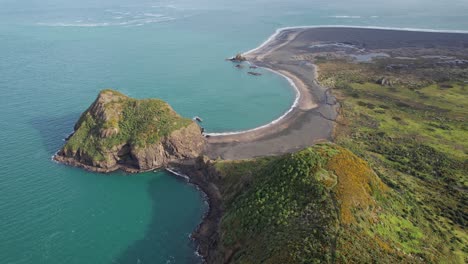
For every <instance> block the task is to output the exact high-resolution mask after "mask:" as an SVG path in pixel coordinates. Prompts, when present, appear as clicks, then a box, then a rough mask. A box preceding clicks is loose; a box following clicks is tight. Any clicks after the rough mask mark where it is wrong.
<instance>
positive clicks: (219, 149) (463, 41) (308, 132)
mask: <svg viewBox="0 0 468 264" xmlns="http://www.w3.org/2000/svg"><path fill="white" fill-rule="evenodd" d="M320 43H341V44H344V45H350V46H353V47H356V49H361V50H366V51H369V52H373V51H377V52H378V51H380V50H382V49H387V50H391V49H399V53H400V54H401V53H403V54H404V52H405V48H407V49H408V52H412V51H414V49H425V50H428V49H434V50H435V49H438V48H440V49H451V50H452V49H459V50H460V52H461V53H460V55H463V54H464V53H465V52H466V49H467V48H468V34H460V33H443V32H422V31H409V30H393V29H371V28H347V27H311V28H286V29H282V30H279V31H277V32H276V33H275V34H274V35H273V36H272V37H270V38H269V39H268V40H267V41H266V42H265V43H263V44H262V45H261V46H259V47H258V48H256V49H253V50H251V51H248V52H246V53H244V54H243V55H244V56H245V57H246V58H247V60H248V61H249V62H250V63H252V64H255V65H257V66H259V67H263V68H266V69H269V70H272V71H275V72H277V73H279V74H281V75H283V76H285V77H287V78H289V79H290V80H291V81H292V82H293V83H294V85H295V89H297V91H298V93H299V95H298V96H299V98H298V101H297V104H296V105H294V106H293V107H292V109H290V112H288V113H287V114H286V115H285V116H283V118H282V119H281V120H276V121H275V122H274V123H272V124H269V125H266V126H262V127H259V128H257V129H252V130H248V131H245V132H240V133H235V134H231V135H216V136H210V137H208V138H207V143H208V144H207V147H206V150H205V154H206V155H207V156H208V157H210V158H213V159H216V158H222V159H228V160H235V159H246V158H253V157H258V156H269V155H277V154H282V153H288V152H293V151H296V150H299V149H302V148H305V147H307V146H310V145H313V144H314V143H317V142H319V141H324V140H332V135H333V129H334V124H335V121H334V120H336V118H337V116H338V111H339V103H338V102H337V100H336V98H335V97H334V96H333V95H332V94H331V93H330V91H329V89H327V88H326V87H322V86H320V85H319V84H318V82H317V81H316V78H317V68H316V66H315V65H314V64H312V63H311V62H310V61H309V60H307V59H300V58H301V55H304V54H307V53H310V52H311V45H313V44H320ZM409 55H411V54H409Z"/></svg>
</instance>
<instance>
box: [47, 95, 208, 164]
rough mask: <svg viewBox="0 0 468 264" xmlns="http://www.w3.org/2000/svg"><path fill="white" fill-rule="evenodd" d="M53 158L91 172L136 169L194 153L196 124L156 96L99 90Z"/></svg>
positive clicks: (198, 149) (200, 142)
mask: <svg viewBox="0 0 468 264" xmlns="http://www.w3.org/2000/svg"><path fill="white" fill-rule="evenodd" d="M74 130H75V131H74V132H73V134H72V135H71V136H70V137H69V138H68V141H67V142H66V144H65V146H63V148H62V149H61V150H60V151H59V152H58V153H57V154H56V155H55V156H54V159H55V160H57V161H59V162H62V163H66V164H69V165H74V166H78V167H83V168H85V169H88V170H91V171H97V172H111V171H115V170H118V169H121V170H124V171H127V172H141V171H147V170H152V169H158V168H162V167H164V166H166V165H167V164H168V163H169V162H171V161H174V160H179V161H180V160H184V159H193V158H196V157H198V156H199V155H200V154H201V153H202V150H203V148H204V143H205V141H204V138H203V136H202V135H201V129H200V127H199V126H198V125H197V124H196V123H195V122H194V121H192V120H190V119H186V118H182V117H181V116H179V115H178V114H177V113H176V112H175V111H174V110H173V109H172V108H171V107H170V106H169V105H168V104H167V103H165V102H163V101H162V100H159V99H143V100H137V99H133V98H130V97H128V96H125V95H123V94H121V93H119V92H117V91H114V90H103V91H101V92H100V93H99V95H98V97H97V98H96V100H95V101H94V102H93V104H92V105H91V106H90V107H89V108H88V110H86V111H85V112H84V113H83V114H82V115H81V117H80V119H79V120H78V122H77V123H76V125H75V128H74Z"/></svg>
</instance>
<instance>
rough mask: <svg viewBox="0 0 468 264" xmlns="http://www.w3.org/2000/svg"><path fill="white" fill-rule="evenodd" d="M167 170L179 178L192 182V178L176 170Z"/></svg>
mask: <svg viewBox="0 0 468 264" xmlns="http://www.w3.org/2000/svg"><path fill="white" fill-rule="evenodd" d="M166 170H167V171H168V172H170V173H172V174H174V175H177V176H179V177H182V178H184V179H185V180H187V181H188V180H190V178H189V177H188V176H187V175H185V174H182V173H179V172H177V171H175V170H174V169H170V168H166Z"/></svg>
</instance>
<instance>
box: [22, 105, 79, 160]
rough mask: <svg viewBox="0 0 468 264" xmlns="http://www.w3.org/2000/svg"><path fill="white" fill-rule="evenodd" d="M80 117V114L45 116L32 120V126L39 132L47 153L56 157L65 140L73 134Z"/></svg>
mask: <svg viewBox="0 0 468 264" xmlns="http://www.w3.org/2000/svg"><path fill="white" fill-rule="evenodd" d="M79 117H80V114H79V113H76V114H69V115H65V116H60V117H52V118H51V117H49V116H44V117H39V118H35V119H32V120H31V125H32V127H33V128H35V129H37V130H38V131H39V133H40V135H41V138H42V142H43V144H44V147H45V149H46V151H47V153H48V154H50V155H54V154H55V153H56V152H57V151H58V150H59V149H60V148H61V147H62V146H63V144H64V143H65V141H64V139H65V138H66V137H67V136H68V135H70V133H72V132H73V126H74V125H75V122H76V121H77V120H78V118H79Z"/></svg>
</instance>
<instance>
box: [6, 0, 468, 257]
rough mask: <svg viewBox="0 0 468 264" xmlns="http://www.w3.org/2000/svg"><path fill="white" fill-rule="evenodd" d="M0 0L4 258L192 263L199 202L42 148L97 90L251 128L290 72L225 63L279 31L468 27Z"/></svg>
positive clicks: (396, 15)
mask: <svg viewBox="0 0 468 264" xmlns="http://www.w3.org/2000/svg"><path fill="white" fill-rule="evenodd" d="M350 2H351V1H344V0H342V1H338V0H329V1H324V0H319V1H305V0H290V1H278V0H269V1H266V0H249V1H246V0H239V1H227V0H218V1H214V0H210V1H208V0H201V1H188V0H167V1H166V0H164V1H161V0H159V1H158V0H154V1H146V0H133V1H130V0H113V1H110V0H104V1H91V0H84V1H71V0H42V1H38V0H22V1H17V0H0V145H1V146H2V151H0V262H1V263H18V264H19V263H51V264H54V263H57V264H59V263H60V264H62V263H70V264H71V263H198V262H200V259H199V257H197V256H196V254H195V250H196V245H194V243H193V242H192V241H191V240H190V238H189V235H190V233H191V232H192V231H193V230H194V229H195V228H196V227H197V225H198V224H199V223H200V221H201V219H202V217H203V214H204V213H205V212H206V211H207V209H208V206H207V203H206V201H205V198H204V196H203V194H202V193H201V192H200V191H198V190H197V189H196V187H195V186H192V185H190V184H187V183H186V181H185V180H184V179H182V178H179V177H177V176H174V175H171V174H169V173H167V172H164V171H159V172H148V173H142V174H138V175H126V174H124V173H121V172H116V173H112V174H110V175H105V174H98V173H90V172H86V171H84V170H81V169H77V168H72V167H67V166H64V165H61V164H57V163H55V162H53V161H52V160H51V156H52V155H53V154H54V153H55V152H56V151H57V150H58V149H59V148H60V147H61V145H62V144H63V143H64V141H63V139H64V138H65V137H66V136H67V135H68V134H69V133H70V132H72V129H73V125H74V123H75V122H76V121H77V119H78V117H79V115H80V113H81V112H83V111H84V110H85V109H86V108H87V107H88V106H89V105H90V104H91V103H92V101H93V100H94V99H95V97H96V95H97V93H98V91H99V90H101V89H105V88H113V89H116V90H119V91H121V92H123V93H125V94H127V95H129V96H132V97H135V98H147V97H156V98H161V99H163V100H166V101H167V102H168V103H169V104H171V106H172V107H173V108H174V109H175V110H176V111H177V112H179V113H180V114H181V115H183V116H186V117H193V116H196V115H197V116H200V117H202V118H203V119H204V122H203V125H204V126H205V128H206V130H207V131H208V132H212V133H220V132H231V131H239V130H245V129H251V128H255V127H257V126H260V125H264V124H266V123H268V122H271V121H272V120H274V119H276V118H278V117H279V116H281V115H282V114H283V113H284V112H285V111H287V110H288V109H289V107H290V105H291V104H292V103H293V102H294V99H295V92H294V91H293V89H291V87H290V86H289V83H288V81H287V80H286V79H284V78H282V77H281V76H278V75H275V74H274V73H271V72H269V71H263V73H264V74H263V75H262V76H260V77H256V76H250V75H248V74H247V73H246V69H237V68H235V67H234V65H233V64H232V63H230V62H226V61H224V59H225V58H227V57H230V56H232V55H235V54H236V53H237V52H242V51H247V50H250V49H252V48H255V47H256V46H258V45H259V44H261V43H262V42H263V41H264V40H265V39H267V38H268V37H269V36H270V35H272V34H273V33H274V32H275V30H276V29H277V28H281V27H289V26H305V25H348V26H377V27H393V28H420V29H433V30H468V17H467V16H466V14H468V1H465V0H453V1H429V0H405V1H402V0H395V1H391V3H388V2H385V3H384V2H382V1H381V2H379V1H370V0H360V1H352V3H350Z"/></svg>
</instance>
